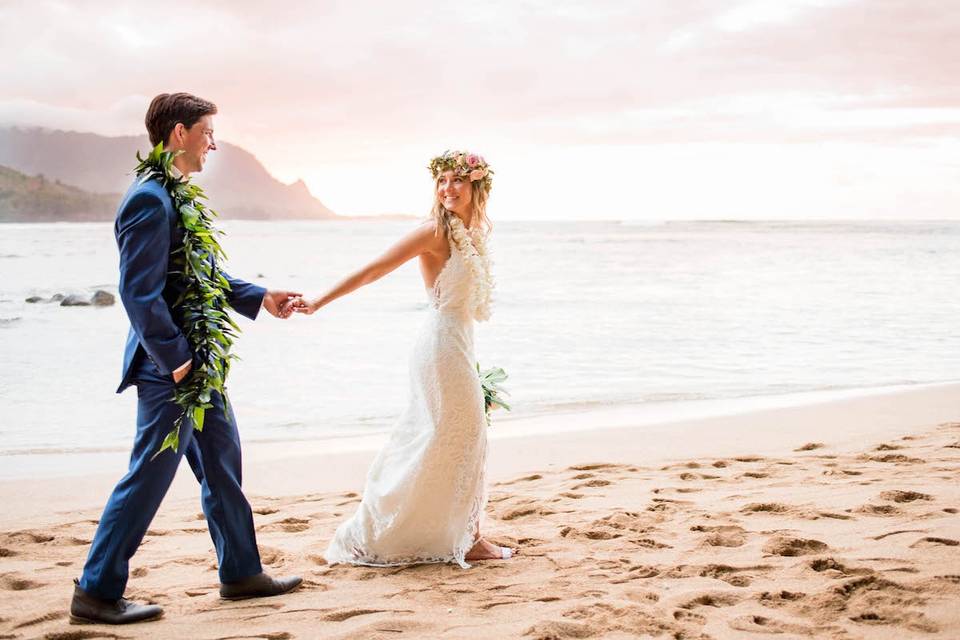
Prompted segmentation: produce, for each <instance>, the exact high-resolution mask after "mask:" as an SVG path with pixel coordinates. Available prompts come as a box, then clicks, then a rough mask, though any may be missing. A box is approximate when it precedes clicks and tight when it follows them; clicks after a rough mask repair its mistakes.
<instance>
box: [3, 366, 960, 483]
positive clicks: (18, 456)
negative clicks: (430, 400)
mask: <svg viewBox="0 0 960 640" xmlns="http://www.w3.org/2000/svg"><path fill="white" fill-rule="evenodd" d="M950 385H960V380H945V381H938V382H916V383H903V384H885V385H876V386H868V387H844V388H839V389H813V390H808V391H792V392H788V393H777V394H766V395H749V396H732V397H726V398H696V399H677V400H653V401H641V402H622V403H574V404H571V405H565V406H562V407H557V408H549V409H544V410H540V411H531V412H529V413H526V414H521V415H515V414H512V413H510V412H507V411H503V410H498V411H497V412H496V413H494V427H493V428H492V429H491V431H490V438H491V439H499V438H513V437H519V436H526V435H536V434H538V433H542V434H548V433H557V432H575V431H595V430H597V429H609V428H618V427H628V426H642V425H645V424H650V423H654V422H679V421H683V420H689V419H700V418H712V417H720V416H726V415H737V414H741V413H749V412H752V411H757V410H765V409H782V408H789V407H795V406H801V405H805V404H816V403H821V402H829V401H833V400H843V399H848V398H861V397H872V396H877V395H885V394H889V393H898V392H901V391H914V390H922V389H936V388H940V387H946V386H950ZM587 423H588V424H587ZM389 432H390V427H389V426H383V427H376V428H374V429H372V430H371V431H370V432H369V433H357V432H356V431H354V430H346V431H333V432H331V433H330V434H329V435H324V434H321V435H319V436H312V437H307V436H303V437H283V436H278V437H273V438H271V437H260V438H248V439H244V446H245V447H247V448H251V447H253V448H256V447H274V446H281V445H284V444H291V445H296V444H311V443H314V444H323V445H324V446H325V447H332V449H333V450H336V451H355V450H358V449H359V450H363V449H371V448H377V447H379V446H380V443H382V442H383V441H384V440H385V435H386V434H388V433H389ZM129 452H130V450H129V447H128V446H127V445H126V444H124V445H122V446H121V445H113V446H106V447H83V448H79V447H73V448H62V449H61V448H55V447H33V448H22V449H10V450H7V451H4V450H2V449H0V461H3V462H6V463H7V464H6V465H4V467H3V468H0V481H5V480H17V479H20V478H25V477H36V472H37V471H38V469H37V468H29V467H30V465H29V461H38V460H39V461H41V463H40V466H41V467H48V468H49V467H51V466H53V465H55V464H57V463H58V462H59V463H63V462H69V461H71V460H76V459H82V458H90V459H91V460H95V461H96V459H97V458H99V459H100V461H109V460H110V458H111V457H115V456H118V455H119V456H121V457H122V458H124V459H125V458H126V456H127V455H128V454H129ZM16 460H22V462H19V464H16V463H15V464H11V462H14V461H16ZM98 466H100V462H95V463H91V464H87V465H79V466H75V467H72V468H68V469H64V470H62V475H65V476H68V475H82V474H84V473H86V472H88V470H89V468H91V467H98ZM59 475H60V474H52V475H47V474H43V473H41V476H42V477H59Z"/></svg>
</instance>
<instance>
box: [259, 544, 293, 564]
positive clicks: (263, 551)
mask: <svg viewBox="0 0 960 640" xmlns="http://www.w3.org/2000/svg"><path fill="white" fill-rule="evenodd" d="M257 548H258V549H259V551H260V562H262V563H263V564H267V565H271V566H276V565H279V564H283V562H284V561H285V560H286V559H287V556H286V554H285V553H284V552H283V551H281V550H280V549H274V548H273V547H265V546H263V545H257Z"/></svg>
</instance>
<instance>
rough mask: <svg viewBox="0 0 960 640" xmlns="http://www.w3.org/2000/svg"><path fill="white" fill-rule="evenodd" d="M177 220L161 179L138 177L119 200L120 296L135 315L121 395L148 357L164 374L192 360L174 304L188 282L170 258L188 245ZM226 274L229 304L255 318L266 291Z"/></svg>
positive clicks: (181, 320) (124, 361) (125, 352)
mask: <svg viewBox="0 0 960 640" xmlns="http://www.w3.org/2000/svg"><path fill="white" fill-rule="evenodd" d="M178 223H179V214H178V213H177V212H176V211H174V208H173V201H172V200H171V198H170V194H168V193H167V191H166V189H164V188H163V185H161V184H160V182H159V181H158V180H148V181H146V182H145V183H143V184H137V182H136V181H134V183H133V185H131V187H130V188H129V189H128V190H127V193H126V194H125V195H124V196H123V200H121V202H120V209H119V210H118V211H117V220H116V223H115V224H114V235H115V236H116V239H117V248H118V249H119V250H120V299H121V300H122V301H123V308H124V309H126V311H127V316H128V317H129V318H130V333H129V334H128V336H127V345H126V349H125V350H124V354H123V373H122V377H121V382H120V386H119V388H118V389H117V393H120V392H121V391H123V390H124V389H126V388H127V387H128V386H130V384H131V378H132V374H133V372H134V370H135V365H137V364H138V362H139V359H141V358H143V357H144V356H146V357H148V358H149V359H150V360H152V361H153V363H154V364H156V365H157V368H158V369H159V370H160V373H161V374H163V375H170V374H172V373H173V371H174V370H175V369H177V368H178V367H180V366H181V365H183V364H184V363H186V362H187V361H188V360H191V359H192V358H193V352H192V351H191V349H190V343H189V342H188V341H187V338H186V336H184V334H183V319H182V317H181V313H180V310H179V309H177V308H176V307H175V306H174V303H175V302H176V300H177V298H178V297H179V296H180V294H181V292H182V291H183V286H182V285H181V283H180V282H179V278H178V277H176V276H173V277H171V276H170V274H169V262H170V256H171V254H172V253H173V252H174V251H176V250H177V249H178V248H180V247H181V246H182V245H183V230H182V229H181V228H180V226H179V224H178ZM223 275H224V277H226V279H227V280H228V281H229V282H230V292H229V293H228V294H227V298H228V300H229V301H230V304H231V305H232V306H233V308H234V309H236V311H237V312H238V313H240V314H241V315H244V316H246V317H248V318H250V319H251V320H254V319H256V317H257V313H258V312H259V311H260V305H261V303H262V301H263V296H264V294H265V293H266V291H267V290H266V289H264V288H263V287H259V286H257V285H254V284H250V283H249V282H244V281H242V280H235V279H233V278H231V277H230V276H229V275H227V274H226V273H224V274H223Z"/></svg>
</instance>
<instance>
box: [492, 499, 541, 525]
mask: <svg viewBox="0 0 960 640" xmlns="http://www.w3.org/2000/svg"><path fill="white" fill-rule="evenodd" d="M504 502H512V503H513V504H504V506H503V507H502V509H503V511H501V512H500V514H499V515H496V516H495V517H497V518H500V519H501V520H508V521H509V520H516V519H517V518H524V517H526V516H534V515H536V516H549V515H553V514H554V513H556V511H553V510H552V509H549V508H547V507H545V506H544V505H543V504H542V503H541V502H540V501H539V500H535V499H532V498H511V499H510V500H509V501H504Z"/></svg>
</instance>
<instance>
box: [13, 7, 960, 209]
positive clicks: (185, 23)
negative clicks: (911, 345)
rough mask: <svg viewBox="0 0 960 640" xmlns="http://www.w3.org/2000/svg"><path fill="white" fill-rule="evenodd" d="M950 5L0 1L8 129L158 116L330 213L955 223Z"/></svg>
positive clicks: (954, 47) (958, 133)
mask: <svg viewBox="0 0 960 640" xmlns="http://www.w3.org/2000/svg"><path fill="white" fill-rule="evenodd" d="M958 33H960V2H953V1H944V0H661V1H643V0H591V1H586V0H584V1H574V0H549V1H547V0H487V1H485V2H456V3H449V2H427V1H424V0H410V1H406V2H393V3H388V2H370V1H369V0H355V1H352V2H338V1H309V2H307V1H301V0H286V1H285V2H283V3H267V2H247V1H241V0H213V1H209V2H203V1H200V0H189V1H180V0H167V1H165V2H163V3H131V2H106V1H98V0H74V1H71V2H55V1H48V0H0V53H2V56H3V60H4V61H5V62H4V64H3V65H2V66H0V126H2V125H20V126H34V125H36V126H45V127H51V128H57V129H67V130H77V131H92V132H96V133H101V134H105V135H127V134H136V133H142V132H143V114H144V112H145V110H146V106H147V104H148V103H149V101H150V98H151V97H152V96H153V95H155V94H157V93H161V92H172V91H189V92H191V93H195V94H197V95H200V96H202V97H204V98H207V99H209V100H212V101H214V102H216V103H217V105H218V107H219V114H218V115H217V117H216V120H215V125H216V135H217V137H218V138H219V139H221V140H226V141H229V142H232V143H235V144H238V145H240V146H243V147H244V148H246V149H248V150H249V151H251V152H253V153H254V154H255V155H256V156H257V157H258V158H259V159H260V160H261V161H262V162H263V164H264V165H265V166H266V167H267V169H268V170H269V171H270V172H271V173H272V174H273V175H274V176H276V177H277V178H278V179H280V180H283V181H284V182H292V181H293V180H296V179H298V178H302V179H303V180H304V181H305V182H306V184H307V185H308V187H309V188H310V190H311V192H312V193H313V194H314V195H315V196H317V197H318V198H320V199H321V200H322V201H323V202H324V203H325V204H327V205H328V206H329V207H331V208H332V209H333V210H334V211H336V212H338V213H341V214H354V215H366V214H383V213H413V214H424V213H426V212H427V211H428V210H429V207H430V203H431V197H432V185H431V182H430V178H429V174H428V172H427V171H426V168H425V167H426V164H427V162H428V161H429V159H430V157H432V156H433V155H436V154H439V153H441V152H443V151H444V150H445V149H448V148H455V149H470V150H473V151H476V152H479V153H482V154H483V155H484V156H485V157H486V158H487V160H488V161H489V162H490V164H491V166H492V167H493V169H494V171H495V178H494V189H493V193H492V194H491V200H490V205H489V213H490V215H491V217H492V218H494V219H498V218H499V219H537V220H549V219H592V220H601V219H602V220H609V219H636V220H647V219H649V220H659V219H756V218H759V219H783V218H789V219H823V218H845V219H847V218H856V219H862V218H866V219H881V218H884V219H886V218H899V219H920V218H924V219H931V218H938V219H942V218H960V207H958V203H960V83H958V82H957V79H958V78H960V38H958V37H957V34H958Z"/></svg>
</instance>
